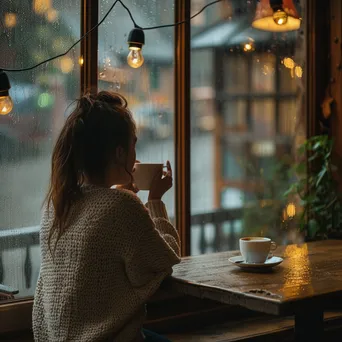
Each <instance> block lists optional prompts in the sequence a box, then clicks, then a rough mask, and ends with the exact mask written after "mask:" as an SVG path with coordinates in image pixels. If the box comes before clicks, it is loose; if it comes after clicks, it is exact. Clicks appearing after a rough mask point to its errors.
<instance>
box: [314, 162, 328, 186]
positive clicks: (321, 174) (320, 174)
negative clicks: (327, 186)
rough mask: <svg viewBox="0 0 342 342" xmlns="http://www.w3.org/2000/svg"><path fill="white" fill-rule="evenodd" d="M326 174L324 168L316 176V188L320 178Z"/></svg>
mask: <svg viewBox="0 0 342 342" xmlns="http://www.w3.org/2000/svg"><path fill="white" fill-rule="evenodd" d="M326 173H327V168H326V167H325V166H324V167H323V169H322V170H321V171H320V172H319V174H318V179H317V182H316V186H317V187H318V186H319V183H320V182H321V180H322V178H323V177H324V176H325V174H326Z"/></svg>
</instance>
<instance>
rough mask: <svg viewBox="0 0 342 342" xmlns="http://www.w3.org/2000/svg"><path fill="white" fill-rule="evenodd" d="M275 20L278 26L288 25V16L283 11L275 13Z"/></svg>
mask: <svg viewBox="0 0 342 342" xmlns="http://www.w3.org/2000/svg"><path fill="white" fill-rule="evenodd" d="M273 20H274V22H275V23H276V24H277V25H285V24H286V23H287V14H286V13H285V12H284V11H282V10H278V11H276V12H274V14H273Z"/></svg>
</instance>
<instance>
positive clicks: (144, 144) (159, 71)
mask: <svg viewBox="0 0 342 342" xmlns="http://www.w3.org/2000/svg"><path fill="white" fill-rule="evenodd" d="M111 5H112V1H105V2H102V1H101V2H100V17H102V16H103V15H104V14H105V13H106V12H107V11H108V9H109V7H110V6H111ZM127 6H129V9H130V11H131V12H132V15H133V17H134V19H135V20H136V21H137V22H138V23H139V25H141V26H142V27H148V26H155V25H159V24H161V23H172V22H173V21H174V11H173V9H172V8H173V6H170V1H166V0H164V1H158V2H151V1H148V0H144V1H140V2H136V1H131V2H129V3H127ZM112 16H114V17H115V18H114V19H112V20H111V19H109V20H107V21H106V22H105V23H104V24H103V25H101V26H100V28H99V90H114V91H118V92H120V93H121V94H122V95H124V96H125V97H126V98H127V100H128V104H129V106H130V109H131V110H132V113H133V117H134V119H135V120H136V123H137V129H138V144H137V159H138V160H140V161H141V162H142V163H143V162H145V163H165V162H166V161H167V160H170V162H171V163H172V165H173V164H174V138H173V130H174V109H173V108H174V97H173V70H174V67H173V64H174V57H173V54H174V43H173V35H174V34H173V32H174V30H173V28H163V29H157V30H147V31H145V42H146V44H145V45H144V47H143V49H142V54H143V56H144V59H145V62H144V64H143V65H142V66H141V67H140V68H139V69H133V68H131V67H130V66H128V64H127V60H126V58H127V54H128V48H127V36H128V34H129V32H130V30H132V29H133V28H134V26H133V24H132V22H131V20H130V18H129V16H128V14H127V12H126V11H125V9H124V8H123V7H122V6H121V5H118V6H117V7H115V11H114V14H112ZM139 196H140V197H141V199H142V200H143V201H146V200H147V192H146V191H141V192H139ZM164 201H165V203H166V205H167V208H168V213H169V216H170V217H171V218H173V217H174V215H175V213H174V192H173V190H171V191H169V192H168V193H167V194H166V195H165V198H164Z"/></svg>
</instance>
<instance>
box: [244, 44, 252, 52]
mask: <svg viewBox="0 0 342 342" xmlns="http://www.w3.org/2000/svg"><path fill="white" fill-rule="evenodd" d="M252 49H253V46H252V44H250V43H246V44H245V46H244V48H243V50H244V51H246V52H247V51H251V50H252Z"/></svg>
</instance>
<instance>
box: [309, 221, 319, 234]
mask: <svg viewBox="0 0 342 342" xmlns="http://www.w3.org/2000/svg"><path fill="white" fill-rule="evenodd" d="M318 231H319V225H318V223H317V221H316V220H315V219H310V220H309V222H308V234H309V237H311V238H314V237H315V236H316V234H317V232H318Z"/></svg>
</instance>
